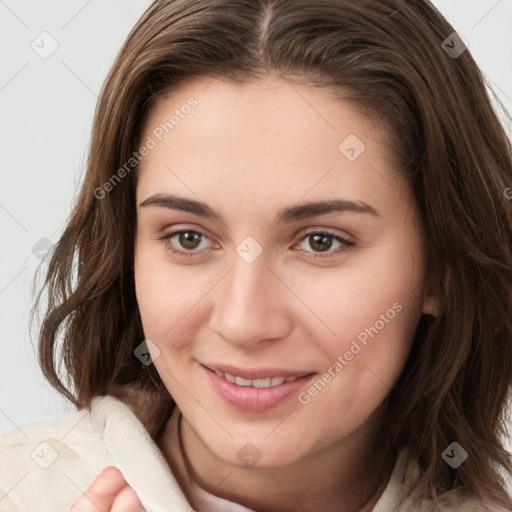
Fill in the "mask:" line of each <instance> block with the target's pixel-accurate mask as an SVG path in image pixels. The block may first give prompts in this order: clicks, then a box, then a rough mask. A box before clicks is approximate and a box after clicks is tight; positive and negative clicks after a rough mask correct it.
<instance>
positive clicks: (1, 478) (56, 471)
mask: <svg viewBox="0 0 512 512" xmlns="http://www.w3.org/2000/svg"><path fill="white" fill-rule="evenodd" d="M112 400H114V402H118V401H117V400H115V399H110V397H98V398H96V399H94V401H93V404H92V407H91V409H82V410H79V411H77V412H75V413H73V414H70V415H68V416H64V417H60V418H56V419H51V420H44V421H36V422H33V423H28V424H25V425H22V426H19V427H16V428H15V429H13V430H11V431H10V432H8V433H6V434H4V435H2V436H0V509H1V510H2V511H5V512H11V511H13V512H14V511H16V512H17V511H21V510H40V511H43V510H60V509H62V510H67V509H68V508H69V507H70V505H71V503H73V501H74V500H75V499H76V498H77V497H78V496H79V495H80V494H82V492H83V491H84V490H86V489H87V488H88V487H89V485H90V483H91V481H92V480H93V479H94V478H95V476H96V475H97V474H98V473H99V472H100V471H101V470H102V469H103V468H104V467H106V466H108V465H112V463H113V461H112V459H111V456H110V454H109V452H108V450H107V449H106V447H105V444H104V442H103V437H102V432H101V424H100V425H98V424H97V422H96V424H95V421H94V413H93V412H92V411H94V409H95V408H96V407H100V408H103V409H105V408H107V409H108V408H109V406H110V407H112V406H114V407H113V408H114V409H116V408H117V409H118V410H122V409H123V407H124V408H126V406H124V405H123V404H120V403H119V402H118V404H119V405H118V404H115V403H113V402H112ZM57 482H58V485H56V483H57ZM50 493H51V499H49V500H48V502H47V501H46V499H45V496H48V495H49V494H50ZM45 507H49V508H45ZM59 507H60V508H59Z"/></svg>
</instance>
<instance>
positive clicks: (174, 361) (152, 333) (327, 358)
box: [134, 77, 431, 466]
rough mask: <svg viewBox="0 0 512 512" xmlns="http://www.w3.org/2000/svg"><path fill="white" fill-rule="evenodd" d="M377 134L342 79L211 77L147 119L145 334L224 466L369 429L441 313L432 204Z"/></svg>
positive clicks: (141, 173) (138, 257)
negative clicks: (420, 327) (431, 238)
mask: <svg viewBox="0 0 512 512" xmlns="http://www.w3.org/2000/svg"><path fill="white" fill-rule="evenodd" d="M171 116H174V117H171ZM166 123H167V124H166ZM379 133H380V132H379V131H378V130H377V128H376V127H375V126H372V124H371V123H370V120H369V119H368V118H365V117H364V116H362V115H361V113H359V112H358V111H357V110H356V109H355V108H354V107H353V106H351V105H350V104H348V103H345V102H341V101H339V100H335V99H334V98H333V96H332V95H331V94H329V90H327V89H320V88H314V87H310V86H306V85H297V84H291V83H288V82H286V81H284V80H282V79H278V78H270V77H269V78H268V79H266V80H263V81H258V82H254V83H251V84H248V85H236V84H232V83H229V82H225V81H221V80H218V79H215V80H212V79H202V80H197V81H195V82H193V83H189V84H187V85H185V86H182V87H181V88H180V89H178V90H176V91H175V92H174V93H173V95H172V97H169V98H168V99H166V100H161V101H160V103H158V104H157V108H155V109H154V110H153V111H152V112H151V114H150V116H149V117H148V118H147V120H146V123H145V125H144V133H143V137H142V141H144V143H145V145H146V147H147V151H141V154H143V153H144V154H145V156H143V159H142V161H141V163H140V167H139V169H138V171H137V172H138V182H137V191H136V200H137V218H138V221H137V235H136V244H135V264H134V272H135V281H136V293H137V300H138V304H139V308H140V314H141V318H142V323H143V327H144V332H145V336H146V338H147V339H149V340H151V343H149V347H150V351H151V353H152V355H153V358H154V364H155V365H156V369H157V370H158V373H159V375H160V376H161V378H162V380H163V382H164V383H165V385H166V387H167V389H168V390H169V392H170V393H171V395H172V396H173V397H174V399H175V400H176V402H177V404H178V406H179V408H180V409H181V411H182V413H183V415H184V418H185V420H186V421H187V422H188V424H189V425H190V426H191V427H192V428H193V429H194V431H195V432H196V434H197V435H198V436H199V438H200V439H201V440H202V441H203V443H204V444H205V445H206V446H207V447H208V448H209V449H210V450H211V451H212V452H213V453H214V454H215V455H216V456H218V457H220V458H221V459H223V460H224V461H226V462H228V463H231V464H234V465H239V466H241V465H243V464H247V463H248V462H249V460H253V459H254V460H255V461H256V459H259V460H258V464H259V465H267V466H276V465H285V464H289V463H292V462H295V461H298V460H299V459H301V458H303V457H306V456H308V455H313V454H314V453H317V452H320V451H321V450H325V449H332V448H334V447H335V446H336V445H339V444H342V443H344V442H347V440H349V439H351V438H353V436H356V435H357V433H358V432H363V431H364V430H365V429H366V430H368V428H369V425H372V424H376V418H377V416H378V412H379V406H380V405H381V404H382V402H383V400H384V398H385V397H386V395H388V393H389V392H390V390H391V388H392V386H393V384H394V383H395V382H396V380H397V378H398V376H399V373H400V371H401V369H402V367H403V365H404V363H405V360H406V358H407V355H408V352H409V349H410V346H411V343H412V339H413V336H414V332H415V328H416V325H417V323H418V320H419V317H420V315H421V313H422V311H424V312H430V308H431V298H430V297H427V295H426V291H425V287H424V277H425V276H424V259H423V242H422V236H421V231H420V228H419V227H418V226H419V220H418V219H419V217H418V213H417V211H416V209H415V206H414V204H415V203H414V200H413V197H412V192H411V190H410V188H409V186H408V184H407V183H406V181H405V180H404V179H403V177H402V176H401V175H400V171H399V170H398V169H395V168H393V166H392V164H391V161H390V160H389V159H388V158H387V156H386V151H385V150H386V146H385V145H384V144H383V143H382V141H381V139H382V138H381V137H379ZM141 341H142V340H141ZM283 377H285V378H286V380H284V382H283ZM294 378H295V380H294ZM233 381H234V382H233Z"/></svg>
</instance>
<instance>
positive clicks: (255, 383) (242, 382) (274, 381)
mask: <svg viewBox="0 0 512 512" xmlns="http://www.w3.org/2000/svg"><path fill="white" fill-rule="evenodd" d="M215 373H216V374H217V375H218V376H219V377H222V378H223V379H225V380H227V381H228V382H231V383H232V384H236V385H237V386H242V387H249V386H251V387H253V388H271V387H273V386H280V385H281V384H283V383H284V382H293V381H294V380H295V379H297V378H298V377H297V376H294V377H272V378H271V377H267V378H265V379H253V380H251V379H244V378H243V377H238V376H237V375H231V374H230V373H223V372H221V371H219V370H215Z"/></svg>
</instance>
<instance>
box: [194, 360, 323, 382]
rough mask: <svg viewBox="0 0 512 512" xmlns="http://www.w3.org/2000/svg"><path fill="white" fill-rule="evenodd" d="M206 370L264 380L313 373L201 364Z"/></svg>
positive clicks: (283, 369)
mask: <svg viewBox="0 0 512 512" xmlns="http://www.w3.org/2000/svg"><path fill="white" fill-rule="evenodd" d="M203 366H205V367H206V368H208V369H210V370H213V371H219V372H222V373H229V374H230V375H235V376H237V377H242V378H244V379H250V380H255V379H265V378H267V377H271V378H272V377H302V376H304V375H310V374H312V373H314V372H308V371H301V370H287V369H285V368H237V367H236V366H230V365H228V364H213V363H207V364H203Z"/></svg>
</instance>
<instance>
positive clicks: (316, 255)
mask: <svg viewBox="0 0 512 512" xmlns="http://www.w3.org/2000/svg"><path fill="white" fill-rule="evenodd" d="M182 233H195V234H197V235H200V236H201V237H202V238H207V239H209V237H208V236H207V235H205V234H204V233H202V232H201V231H197V230H195V229H180V230H178V231H172V232H171V233H167V234H165V235H163V236H162V237H160V238H159V240H160V241H162V242H163V243H164V245H165V246H166V248H167V249H168V250H169V251H170V252H171V253H172V254H177V255H180V256H182V257H184V258H191V257H192V256H195V255H196V254H197V253H198V252H199V251H195V250H189V251H182V250H180V249H174V248H173V247H171V246H170V239H171V238H174V237H175V236H176V235H181V234H182ZM313 235H322V236H327V237H331V238H332V239H334V240H336V241H338V242H340V243H341V244H343V245H344V246H345V247H344V248H343V249H341V250H337V251H330V252H327V253H315V252H311V251H305V252H307V253H309V254H311V255H312V256H313V257H314V258H330V257H333V256H334V255H337V254H339V253H341V252H345V251H347V250H350V249H352V248H353V247H354V246H355V242H353V241H352V240H348V239H346V238H343V237H341V236H340V235H337V234H335V233H331V232H329V231H328V230H320V231H310V232H308V233H305V234H304V235H302V237H301V238H300V239H299V241H298V244H300V243H301V242H303V241H304V240H306V239H307V238H308V237H310V236H313ZM298 244H294V247H295V245H298Z"/></svg>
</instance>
